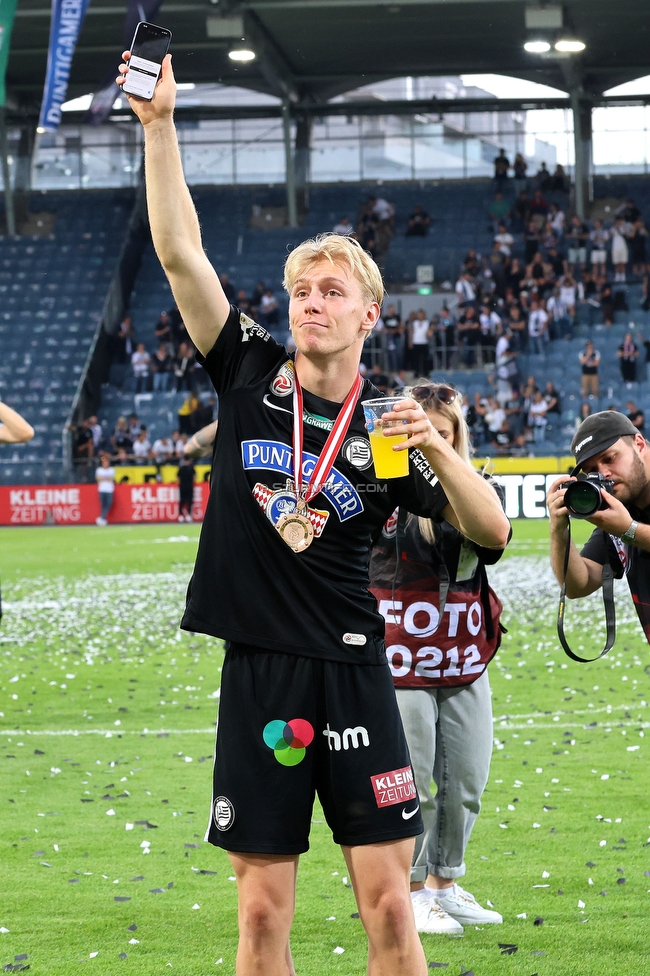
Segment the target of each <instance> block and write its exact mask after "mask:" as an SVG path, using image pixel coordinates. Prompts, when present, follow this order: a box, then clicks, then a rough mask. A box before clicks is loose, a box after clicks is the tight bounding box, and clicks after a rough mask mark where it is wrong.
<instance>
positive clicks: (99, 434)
mask: <svg viewBox="0 0 650 976" xmlns="http://www.w3.org/2000/svg"><path fill="white" fill-rule="evenodd" d="M88 426H89V428H90V432H91V434H92V435H93V448H94V451H95V456H97V455H98V454H99V449H100V448H101V446H102V441H103V439H104V431H103V430H102V425H101V424H100V422H99V421H98V420H97V417H95V416H92V417H89V418H88Z"/></svg>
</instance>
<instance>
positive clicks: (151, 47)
mask: <svg viewBox="0 0 650 976" xmlns="http://www.w3.org/2000/svg"><path fill="white" fill-rule="evenodd" d="M171 37H172V34H171V31H169V30H167V28H166V27H156V25H155V24H147V23H144V22H140V23H139V24H138V26H137V27H136V29H135V34H134V35H133V42H132V44H131V49H130V58H129V62H128V64H129V70H128V74H127V76H126V81H125V82H124V84H123V86H122V90H123V91H124V92H125V94H127V95H135V96H136V97H137V98H142V99H144V100H145V101H151V99H152V98H153V96H154V92H155V90H156V85H157V83H158V79H159V77H160V71H161V68H162V63H163V60H164V58H165V55H166V54H167V51H168V50H169V44H170V42H171Z"/></svg>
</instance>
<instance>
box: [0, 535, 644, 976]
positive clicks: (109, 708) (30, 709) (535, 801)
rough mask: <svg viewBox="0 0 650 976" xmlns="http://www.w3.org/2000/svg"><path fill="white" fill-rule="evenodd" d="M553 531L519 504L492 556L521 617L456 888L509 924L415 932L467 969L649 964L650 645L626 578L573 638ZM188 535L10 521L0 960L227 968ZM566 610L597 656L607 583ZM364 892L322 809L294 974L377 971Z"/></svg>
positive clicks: (499, 667)
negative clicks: (519, 513) (561, 621)
mask: <svg viewBox="0 0 650 976" xmlns="http://www.w3.org/2000/svg"><path fill="white" fill-rule="evenodd" d="M586 528H587V527H586V526H584V525H578V526H575V530H576V534H577V535H579V536H580V537H582V538H584V536H585V529H586ZM546 534H547V523H545V522H519V523H517V524H516V525H515V534H514V539H513V542H512V544H511V547H510V550H509V553H508V556H507V557H506V558H504V559H503V560H502V562H501V564H500V565H499V566H497V567H495V568H494V570H493V571H492V572H491V574H490V575H491V580H492V582H493V585H494V587H495V589H496V590H497V592H498V593H499V595H500V596H501V598H502V600H503V602H504V607H505V610H504V617H503V620H504V623H505V625H506V627H507V628H508V634H507V635H506V637H505V639H504V643H503V647H502V649H501V651H500V652H499V654H498V656H497V658H496V659H495V660H494V662H493V663H492V664H491V665H490V674H491V681H492V687H493V694H494V715H495V724H494V738H495V746H494V755H493V761H492V769H491V775H490V782H489V785H488V789H487V791H486V793H485V796H484V798H483V810H482V813H481V816H480V817H479V820H478V822H477V826H476V828H475V830H474V834H473V836H472V839H471V842H470V846H469V850H468V856H467V868H468V870H467V876H466V878H465V887H467V888H468V890H470V891H472V892H473V893H474V894H475V895H476V896H477V898H478V899H479V900H480V901H482V902H483V903H485V902H486V901H487V900H489V901H491V902H492V904H493V905H494V907H495V908H496V909H498V910H499V911H500V912H501V913H502V914H503V917H504V924H503V925H502V926H497V927H489V926H486V927H483V928H473V927H466V929H465V933H464V936H463V937H461V938H457V939H451V938H447V937H441V936H423V943H424V946H425V951H426V956H427V960H429V961H430V962H431V963H438V964H440V965H441V966H445V967H446V971H447V972H448V973H450V974H453V976H457V974H460V973H462V972H469V971H471V972H473V973H474V974H475V976H493V974H494V976H497V974H498V976H500V974H513V976H515V974H516V976H533V974H538V976H550V974H553V976H574V974H575V976H605V974H607V976H610V974H615V973H617V974H622V976H623V974H625V976H628V974H630V976H631V974H635V976H636V974H641V973H643V972H647V971H648V968H649V964H648V962H647V958H648V950H647V916H648V911H649V909H650V890H649V889H650V850H649V845H650V820H649V811H648V803H647V792H648V782H649V777H648V767H647V753H646V748H645V737H644V736H645V734H647V733H646V730H647V728H648V717H649V713H648V702H650V687H649V684H648V673H647V670H648V664H649V662H650V655H649V654H648V647H647V644H646V642H645V640H644V638H643V635H642V633H641V630H640V628H639V626H638V624H637V622H636V618H635V615H634V613H633V609H632V606H631V600H630V597H629V594H628V592H627V588H626V586H625V584H624V583H623V584H622V585H621V586H619V588H618V590H617V610H618V625H619V626H618V638H617V643H616V646H615V648H614V650H613V651H612V652H611V653H610V655H609V656H608V657H607V658H605V659H604V660H603V661H599V662H597V663H594V664H588V665H578V664H574V663H572V662H571V661H569V660H568V659H566V658H565V657H564V654H563V652H562V650H561V649H560V647H559V645H558V642H557V639H556V636H555V627H554V619H555V613H556V608H557V595H558V588H557V585H556V584H555V582H554V581H553V579H552V577H551V574H550V570H549V567H548V558H547V538H546ZM197 537H198V527H196V526H189V527H188V526H183V527H182V528H181V527H178V526H160V525H153V526H140V527H136V526H116V527H112V528H106V529H96V528H94V527H93V528H74V529H73V528H39V529H30V528H26V529H3V530H0V575H1V578H2V582H3V597H4V601H5V616H4V619H3V621H2V625H1V626H0V662H1V666H0V692H1V693H0V771H1V777H2V780H1V782H2V788H1V791H0V804H1V806H0V810H1V816H0V864H1V873H0V892H1V894H0V967H5V968H6V967H9V966H13V967H14V968H15V969H19V967H21V966H22V967H24V968H27V967H30V969H31V971H32V972H33V973H38V974H43V976H54V974H56V976H59V974H64V973H65V974H69V973H94V974H97V976H98V974H102V976H103V974H106V976H109V974H110V976H113V974H115V973H125V974H126V973H129V974H132V976H149V974H154V973H165V972H168V971H169V970H170V969H171V970H172V971H175V972H178V973H181V974H183V976H205V974H207V973H211V972H214V973H216V974H217V976H218V974H219V973H222V974H223V976H231V974H233V973H234V969H235V950H236V938H237V922H236V891H235V884H234V882H233V879H232V871H231V868H230V865H229V862H228V859H227V857H226V855H225V854H224V853H223V852H221V851H217V850H215V849H214V848H212V847H210V846H209V845H206V844H204V843H203V835H204V831H205V827H206V822H207V816H208V807H209V800H210V780H211V756H212V749H213V735H214V722H215V717H216V709H217V706H218V696H217V691H218V688H219V670H220V665H221V660H222V648H221V645H220V643H219V642H218V641H215V640H211V639H208V638H204V637H201V636H193V635H188V634H182V633H180V631H179V630H178V620H179V617H180V613H181V608H182V605H183V598H184V591H185V587H186V584H187V580H188V578H189V574H190V570H191V564H192V560H193V557H194V553H195V550H196V540H197ZM218 598H219V593H218V586H217V587H216V589H215V599H218ZM252 598H253V597H252ZM251 612H254V607H253V606H251ZM568 630H569V633H570V639H571V640H572V642H573V643H574V644H575V646H576V647H577V648H579V647H582V648H583V650H584V654H585V655H589V654H590V653H592V654H593V653H595V652H596V651H597V650H598V649H599V648H600V647H601V646H602V641H603V631H604V628H603V624H602V605H601V603H600V597H599V596H597V597H594V598H590V599H589V600H586V601H581V602H580V603H579V604H570V606H569V619H568ZM263 813H264V811H263V809H261V810H260V815H261V816H263ZM355 911H356V908H355V904H354V897H353V893H352V890H351V889H350V888H349V887H348V885H347V878H346V870H345V865H344V862H343V859H342V857H341V854H340V852H339V850H338V849H337V848H336V847H335V846H334V845H333V843H332V840H331V836H330V834H329V831H328V829H327V827H326V825H325V824H324V823H323V817H322V813H321V812H320V810H319V809H318V808H316V809H315V811H314V824H313V830H312V849H311V850H310V852H309V853H308V854H307V855H305V856H304V857H303V858H302V863H301V869H300V873H299V882H298V908H297V912H296V920H295V926H294V933H293V939H292V947H293V951H294V957H295V960H296V968H297V971H298V973H299V974H300V976H330V974H340V976H361V974H363V973H364V972H365V954H366V946H365V938H364V936H363V933H362V930H361V926H360V922H359V920H358V919H356V918H354V917H353V915H354V913H355ZM499 943H501V944H502V946H503V945H509V946H511V947H516V949H515V950H507V949H503V948H502V947H500V946H499ZM335 949H343V950H344V952H342V953H341V952H334V950H335ZM644 960H645V961H644Z"/></svg>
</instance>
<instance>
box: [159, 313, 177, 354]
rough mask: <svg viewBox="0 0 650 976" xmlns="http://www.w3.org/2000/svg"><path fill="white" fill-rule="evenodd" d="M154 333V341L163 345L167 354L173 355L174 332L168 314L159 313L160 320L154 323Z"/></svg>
mask: <svg viewBox="0 0 650 976" xmlns="http://www.w3.org/2000/svg"><path fill="white" fill-rule="evenodd" d="M154 333H155V336H156V339H157V340H158V343H159V344H162V345H164V346H165V348H166V349H167V352H168V353H170V354H173V352H174V331H173V328H172V320H171V317H170V315H169V312H161V313H160V318H159V319H158V321H157V322H156V327H155V329H154Z"/></svg>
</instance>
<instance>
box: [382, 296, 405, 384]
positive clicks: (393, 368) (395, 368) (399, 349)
mask: <svg viewBox="0 0 650 976" xmlns="http://www.w3.org/2000/svg"><path fill="white" fill-rule="evenodd" d="M382 319H383V322H384V329H383V332H382V333H381V337H382V339H383V343H384V359H385V364H386V369H387V370H388V371H389V372H390V373H398V372H399V371H400V369H401V368H402V362H403V359H404V323H403V322H402V319H401V316H400V315H399V314H398V312H397V308H396V307H395V305H389V306H388V308H387V309H386V314H385V315H382Z"/></svg>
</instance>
